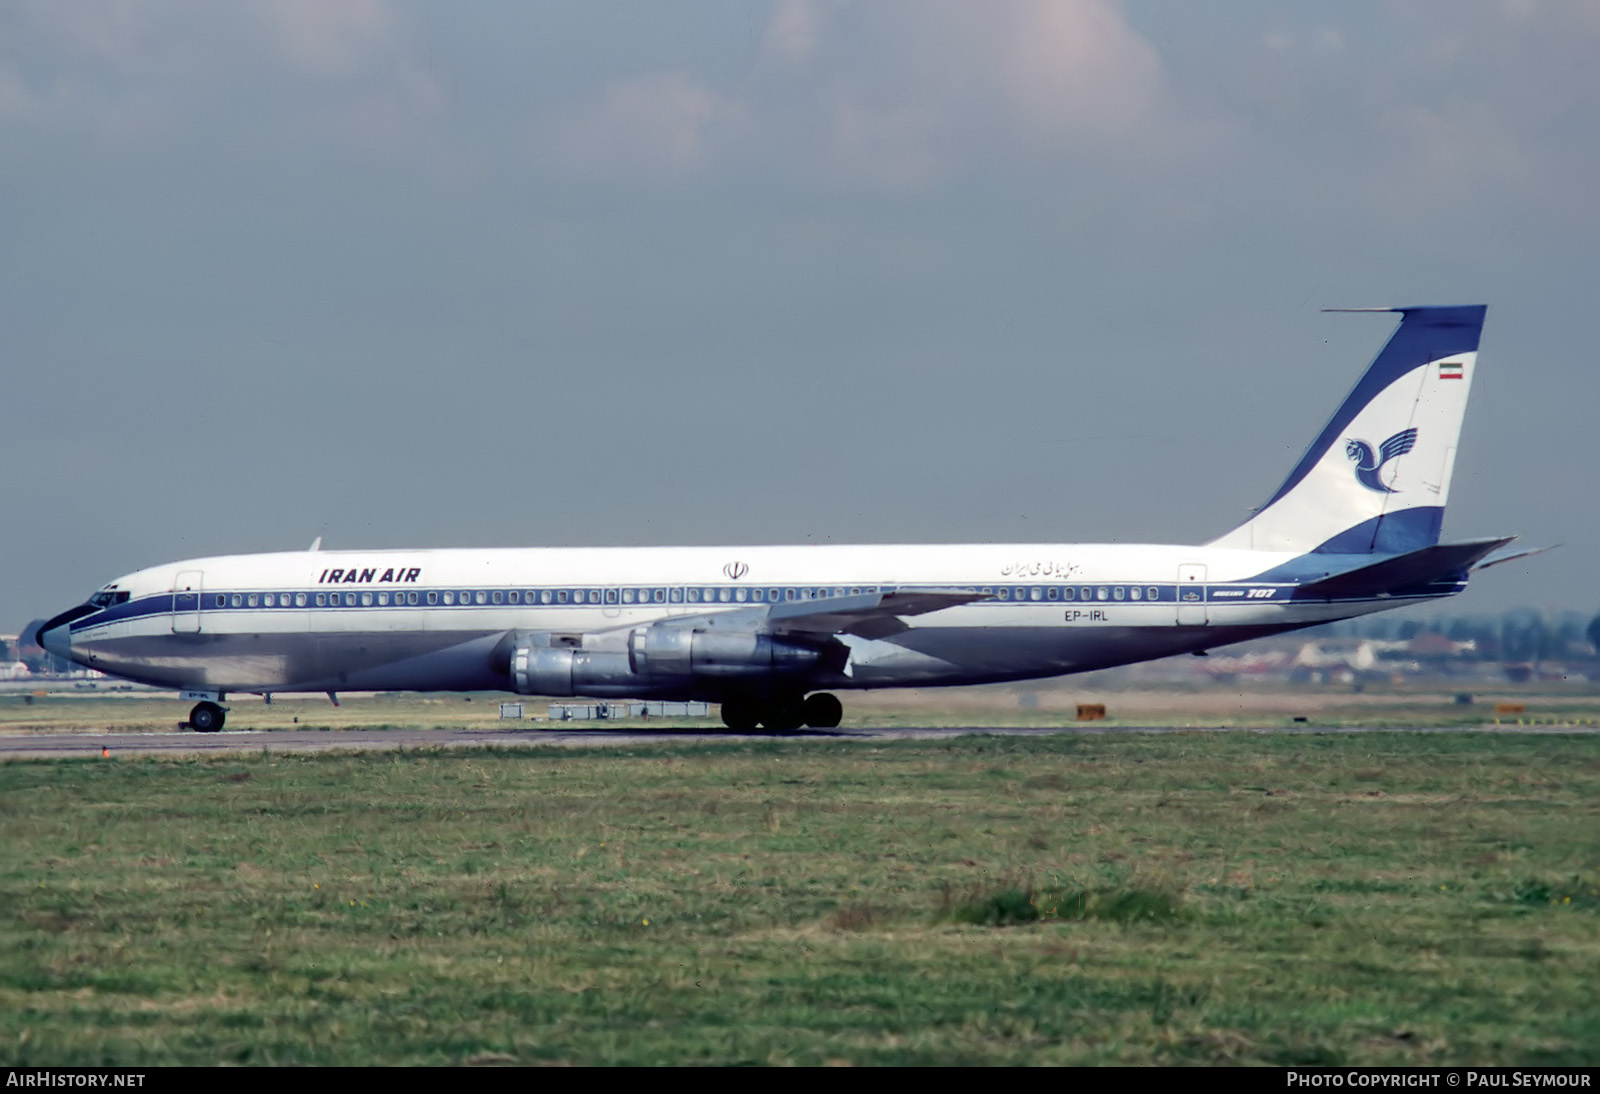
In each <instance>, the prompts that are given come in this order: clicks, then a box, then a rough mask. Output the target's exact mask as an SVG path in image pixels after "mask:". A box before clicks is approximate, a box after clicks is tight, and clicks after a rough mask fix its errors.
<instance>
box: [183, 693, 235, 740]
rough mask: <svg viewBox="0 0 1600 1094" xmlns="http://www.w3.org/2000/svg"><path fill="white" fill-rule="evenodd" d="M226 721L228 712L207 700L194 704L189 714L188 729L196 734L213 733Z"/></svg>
mask: <svg viewBox="0 0 1600 1094" xmlns="http://www.w3.org/2000/svg"><path fill="white" fill-rule="evenodd" d="M227 720H228V712H227V711H225V710H223V709H222V708H221V707H219V706H218V705H217V704H215V703H213V702H211V701H210V700H209V699H208V700H206V701H205V702H203V703H196V704H195V706H194V709H193V710H191V711H190V712H189V728H190V729H192V730H194V731H195V732H196V733H215V732H216V731H217V730H219V729H221V728H222V724H223V723H224V722H226V721H227Z"/></svg>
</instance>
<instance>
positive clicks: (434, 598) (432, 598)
mask: <svg viewBox="0 0 1600 1094" xmlns="http://www.w3.org/2000/svg"><path fill="white" fill-rule="evenodd" d="M428 603H429V604H437V603H439V594H438V593H429V594H428Z"/></svg>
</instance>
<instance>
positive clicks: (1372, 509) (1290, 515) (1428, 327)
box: [1211, 304, 1487, 554]
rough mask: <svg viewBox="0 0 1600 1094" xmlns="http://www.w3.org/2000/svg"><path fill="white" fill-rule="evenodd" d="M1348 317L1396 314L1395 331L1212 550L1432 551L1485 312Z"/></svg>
mask: <svg viewBox="0 0 1600 1094" xmlns="http://www.w3.org/2000/svg"><path fill="white" fill-rule="evenodd" d="M1331 310H1342V309H1331ZM1351 310H1361V311H1382V312H1398V313H1399V314H1400V317H1401V318H1400V326H1399V327H1398V328H1396V330H1395V332H1394V334H1393V335H1392V336H1390V338H1389V342H1388V344H1387V345H1385V346H1384V347H1383V350H1382V352H1380V353H1379V354H1378V357H1377V359H1376V360H1375V361H1373V362H1372V365H1371V367H1370V368H1368V369H1367V371H1366V374H1365V375H1363V376H1362V377H1361V380H1360V382H1358V383H1357V384H1356V386H1355V389H1354V390H1353V391H1351V392H1350V394H1349V395H1348V396H1347V397H1346V398H1345V401H1344V403H1343V404H1342V405H1341V406H1340V407H1339V409H1338V411H1337V412H1336V413H1335V414H1334V416H1333V419H1332V420H1331V421H1330V422H1329V423H1328V424H1327V426H1326V427H1325V428H1324V429H1323V430H1322V432H1321V433H1320V434H1319V435H1318V436H1317V439H1316V440H1315V441H1313V442H1312V443H1311V447H1310V448H1309V449H1307V450H1306V454H1305V455H1304V456H1302V457H1301V459H1300V462H1299V463H1298V464H1296V465H1295V468H1294V470H1293V471H1291V472H1290V473H1289V477H1288V478H1287V479H1285V480H1284V482H1283V485H1282V486H1280V487H1278V490H1277V493H1275V494H1273V495H1272V497H1271V498H1269V499H1268V500H1267V503H1266V505H1264V506H1262V507H1261V509H1260V510H1259V511H1258V512H1257V513H1256V515H1255V516H1254V517H1252V518H1251V519H1250V520H1248V521H1246V522H1245V523H1244V524H1241V525H1240V526H1239V527H1238V528H1235V529H1234V530H1233V531H1231V532H1229V533H1228V534H1227V535H1225V536H1223V537H1222V538H1221V539H1218V540H1216V541H1215V542H1213V543H1212V544H1211V546H1213V547H1244V548H1252V549H1255V550H1264V551H1302V552H1318V553H1336V554H1388V553H1398V552H1402V551H1414V550H1416V549H1417V548H1419V547H1427V546H1429V545H1431V544H1434V543H1437V542H1438V541H1439V527H1440V525H1441V524H1442V523H1443V521H1444V507H1445V503H1446V501H1447V500H1448V499H1449V495H1450V471H1451V468H1452V467H1453V466H1454V464H1455V457H1456V444H1457V440H1458V438H1459V437H1460V435H1461V418H1462V416H1463V415H1464V414H1465V413H1466V409H1467V392H1468V391H1469V390H1471V387H1472V374H1473V372H1474V371H1476V368H1477V358H1478V338H1479V335H1480V334H1481V333H1482V331H1483V317H1484V313H1485V311H1487V308H1486V307H1485V306H1483V305H1481V304H1474V305H1468V306H1463V307H1451V308H1363V309H1351Z"/></svg>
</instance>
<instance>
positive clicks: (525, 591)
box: [72, 582, 1177, 631]
mask: <svg viewBox="0 0 1600 1094" xmlns="http://www.w3.org/2000/svg"><path fill="white" fill-rule="evenodd" d="M899 588H900V586H894V585H872V586H861V585H850V586H838V585H829V586H819V585H806V586H778V587H770V586H765V585H764V586H762V587H761V589H760V590H759V593H760V595H761V596H762V599H761V600H752V599H749V595H748V594H751V593H753V592H755V591H756V590H754V589H752V588H751V587H750V586H736V585H692V586H685V585H671V586H663V585H650V586H608V585H602V586H589V585H585V586H581V587H574V586H570V585H569V586H563V587H561V588H549V589H544V588H531V589H530V588H529V587H527V586H521V587H519V588H516V589H508V588H504V587H502V588H499V589H461V588H459V587H452V588H451V589H449V590H448V591H449V592H450V593H451V594H452V597H453V599H454V601H455V602H454V603H450V604H446V603H444V598H443V593H444V592H446V591H447V590H443V589H417V590H405V591H404V592H403V593H390V594H389V595H390V603H388V604H379V603H378V594H377V592H376V591H373V590H361V591H359V592H345V591H341V592H338V593H330V592H327V591H326V590H317V589H309V590H294V589H291V590H288V591H281V590H276V589H274V590H271V591H270V592H266V591H263V590H260V589H253V590H250V591H248V592H245V591H242V590H241V591H239V592H233V591H231V590H216V589H212V590H208V591H207V592H205V593H202V594H200V599H201V608H200V611H201V612H202V613H204V614H211V613H216V612H280V613H281V612H286V611H290V612H311V611H323V612H331V611H341V612H343V611H391V610H394V609H403V610H406V611H420V610H428V611H461V610H463V609H472V610H474V611H478V610H482V611H500V610H506V609H512V610H517V611H525V610H545V609H552V610H554V609H560V610H569V609H573V608H582V609H596V608H600V609H617V610H621V609H624V608H667V607H671V608H677V609H690V610H697V609H721V608H748V607H761V606H764V605H767V604H772V603H780V602H781V603H795V602H804V601H806V600H818V599H822V598H824V597H832V596H836V595H849V594H850V592H851V590H853V589H859V590H862V591H866V592H874V593H876V592H885V593H889V592H894V591H896V590H898V589H899ZM909 588H910V589H911V590H912V591H930V592H966V591H971V590H978V591H984V592H988V593H989V595H990V599H989V600H986V601H983V603H985V604H987V605H995V604H1020V605H1029V606H1033V607H1038V606H1042V605H1043V606H1048V605H1050V604H1068V603H1083V602H1086V601H1087V602H1093V603H1096V604H1099V603H1108V604H1119V603H1120V604H1160V603H1172V602H1174V601H1176V599H1177V588H1176V586H1174V585H1170V584H1168V585H1162V584H1159V583H1151V582H1137V583H1136V582H1120V583H1116V584H1099V583H1096V584H1093V585H1077V584H1074V585H1056V584H1050V585H1038V584H1028V585H974V584H970V583H963V584H960V585H927V584H918V585H916V586H911V587H909ZM625 589H631V590H632V591H633V592H634V594H635V595H634V600H633V602H631V603H625V602H623V601H622V599H621V594H622V592H623V591H624V590H625ZM740 589H742V590H744V591H745V592H746V594H747V596H746V599H744V600H736V599H734V594H735V590H740ZM1118 589H1121V590H1123V596H1122V597H1121V599H1119V598H1118V597H1117V595H1116V591H1117V590H1118ZM1035 590H1038V594H1039V595H1038V598H1037V599H1035V598H1034V591H1035ZM386 591H387V590H386ZM412 591H415V592H416V593H417V594H418V602H417V603H416V604H411V603H405V604H398V603H395V602H394V598H395V597H396V596H397V595H407V594H409V593H410V592H412ZM580 591H581V592H583V593H584V600H583V601H582V602H581V603H580V602H577V601H575V600H574V599H573V597H574V596H575V595H576V594H577V593H578V592H580ZM657 591H660V592H661V593H662V594H663V595H664V596H666V597H668V598H669V599H664V600H657V599H655V598H654V594H655V593H656V592H657ZM724 591H726V592H727V593H728V594H729V596H728V599H726V600H724V599H722V593H723V592H724ZM791 591H793V592H795V593H796V594H798V595H796V596H795V598H794V600H792V601H791V600H790V599H789V598H788V593H789V592H791ZM319 592H320V593H322V595H324V596H325V597H327V598H328V599H330V600H335V601H337V602H336V603H329V604H321V605H319V604H317V602H316V597H317V595H318V593H319ZM480 592H482V593H483V594H484V603H481V604H480V603H478V601H477V595H478V593H480ZM546 592H548V593H550V594H551V599H550V602H549V603H545V602H544V600H543V594H544V593H546ZM560 592H565V593H567V595H568V599H567V601H566V602H560V601H558V600H557V598H556V594H558V593H560ZM611 592H615V593H617V594H618V595H617V599H615V600H610V599H608V598H607V595H606V594H608V593H611ZM690 592H693V593H695V594H697V596H698V598H697V599H695V600H690V599H689V598H688V596H689V593H690ZM774 592H777V593H779V594H780V595H779V597H778V599H777V600H773V599H772V598H771V596H772V593H774ZM1136 592H1137V596H1135V593H1136ZM366 593H371V596H372V603H370V604H363V603H362V602H361V598H362V596H363V595H364V594H366ZM429 593H433V594H435V595H436V596H437V602H436V603H432V604H430V603H428V600H427V597H428V594H429ZM496 593H499V594H500V598H501V603H498V604H497V603H495V602H494V596H495V594H496ZM512 593H516V594H517V596H518V598H519V602H518V603H511V602H510V601H509V597H510V595H511V594H512ZM591 594H593V595H591ZM673 594H678V595H677V598H676V599H671V597H672V596H673ZM180 595H183V594H180ZM268 595H270V596H272V598H273V603H272V604H271V605H268V604H266V603H265V602H264V600H265V597H266V596H268ZM464 595H465V599H464ZM235 596H237V597H239V598H240V603H239V604H237V605H235V604H234V603H233V598H234V597H235ZM252 596H253V597H255V598H256V603H254V604H251V603H250V597H252ZM300 596H304V597H305V598H306V602H305V603H304V604H297V603H294V600H295V599H297V598H298V597H300ZM352 596H353V597H354V598H355V603H353V604H352V603H348V602H347V599H348V598H349V597H352ZM535 596H537V597H538V598H539V599H538V600H537V602H535V601H534V600H533V599H532V598H533V597H535ZM219 598H220V599H221V600H222V601H223V603H222V605H221V606H218V604H217V601H218V599H219ZM186 599H187V597H186ZM194 610H195V609H194V608H192V607H188V606H187V605H186V604H185V605H181V606H180V607H179V609H178V614H183V615H186V614H189V613H190V612H192V611H194ZM172 613H173V594H172V593H158V594H155V595H153V596H146V597H141V598H139V599H138V600H129V601H126V602H124V603H122V604H117V605H115V606H113V607H110V608H106V609H103V610H102V611H99V612H97V613H95V614H93V615H89V616H86V617H84V618H83V619H81V620H77V621H75V622H73V624H72V630H73V631H85V630H91V629H94V628H97V627H101V626H105V625H107V624H110V623H119V622H122V621H123V620H127V619H138V618H142V617H146V616H153V615H169V614H172Z"/></svg>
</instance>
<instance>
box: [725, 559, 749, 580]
mask: <svg viewBox="0 0 1600 1094" xmlns="http://www.w3.org/2000/svg"><path fill="white" fill-rule="evenodd" d="M722 572H723V573H725V574H727V575H728V578H729V579H730V580H732V581H738V580H739V579H740V578H741V577H743V576H744V575H745V574H747V573H749V572H750V567H749V566H747V565H745V564H744V563H743V562H730V563H728V564H727V565H726V566H724V567H723V568H722Z"/></svg>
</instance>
